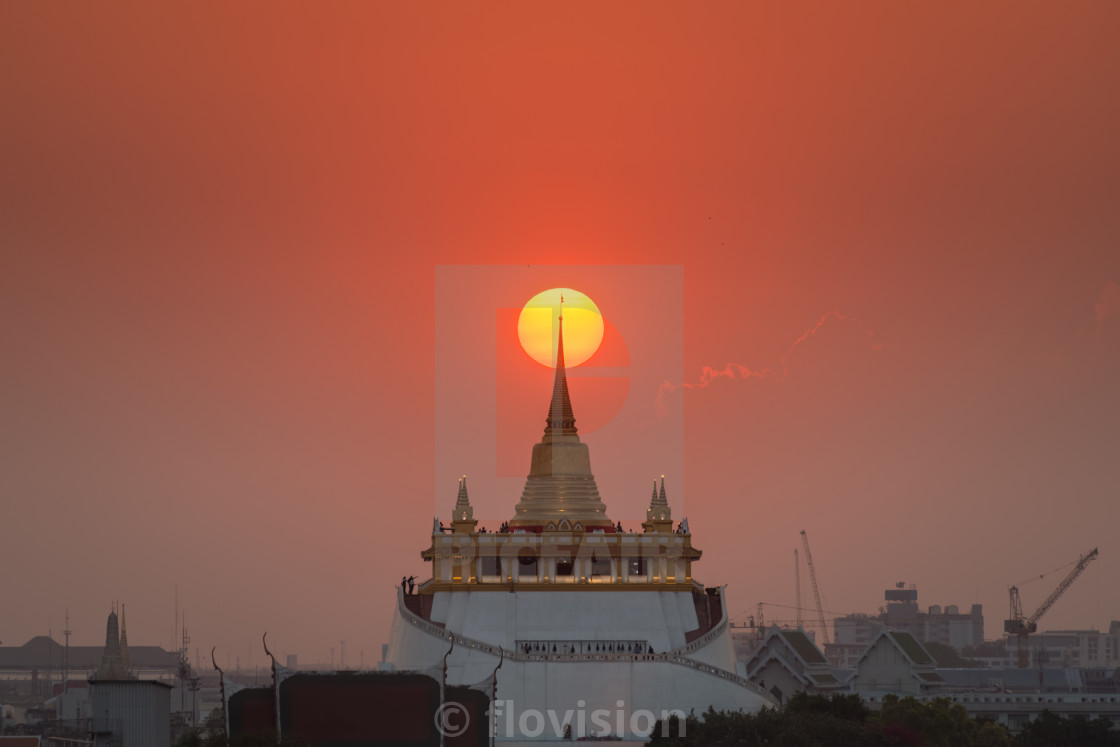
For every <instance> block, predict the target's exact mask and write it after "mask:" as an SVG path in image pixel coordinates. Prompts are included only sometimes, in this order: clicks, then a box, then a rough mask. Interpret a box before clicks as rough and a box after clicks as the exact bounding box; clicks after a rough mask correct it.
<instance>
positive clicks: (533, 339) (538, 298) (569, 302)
mask: <svg viewBox="0 0 1120 747" xmlns="http://www.w3.org/2000/svg"><path fill="white" fill-rule="evenodd" d="M560 296H563V297H564V305H563V313H564V365H565V366H578V365H579V364H580V363H583V362H584V361H585V360H587V359H588V358H590V357H591V356H592V355H594V354H595V351H596V350H598V348H599V343H601V342H602V341H603V315H602V314H600V313H599V307H598V306H596V305H595V302H594V301H592V300H591V299H590V298H588V297H587V296H586V295H584V294H583V293H580V292H579V291H577V290H572V289H571V288H551V289H549V290H546V291H543V292H541V293H538V294H537V295H535V296H533V297H532V298H530V299H529V302H528V303H527V304H525V308H523V309H521V316H520V317H518V319H517V337H518V338H519V339H520V340H521V347H523V348H525V352H526V353H528V354H529V357H530V358H532V359H533V360H535V361H536V362H537V363H540V364H541V365H544V366H549V367H552V366H554V365H555V361H556V340H557V332H558V330H559V324H558V319H559V316H560V312H561V306H560Z"/></svg>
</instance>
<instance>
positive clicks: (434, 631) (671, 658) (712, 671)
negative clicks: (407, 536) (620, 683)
mask: <svg viewBox="0 0 1120 747" xmlns="http://www.w3.org/2000/svg"><path fill="white" fill-rule="evenodd" d="M397 609H398V610H400V613H401V617H402V618H404V620H405V621H406V622H408V623H409V624H410V625H412V626H413V627H415V628H419V629H420V630H422V631H424V632H425V633H427V634H428V635H431V636H433V637H435V638H439V639H442V640H444V641H451V640H452V639H454V641H455V645H456V646H460V647H463V648H469V649H472V650H474V651H480V652H482V653H485V654H490V655H491V656H499V657H500V656H503V655H504V656H505V657H506V659H509V660H510V661H521V662H557V663H559V662H581V661H582V662H592V661H599V662H606V661H618V662H635V661H650V662H657V661H660V662H668V663H670V664H676V665H678V666H682V667H688V668H690V669H694V670H696V671H698V672H703V673H705V674H708V675H711V676H714V677H719V678H720V679H722V680H727V681H728V682H733V683H735V684H736V685H739V686H740V687H742V688H744V689H746V690H750V691H751V692H752V693H754V694H755V695H757V696H759V697H760V698H762V699H764V700H765V701H766V702H767V703H768V704H770V705H773V706H775V707H777V706H780V705H781V703H779V702H778V699H777V698H775V697H774V695H773V694H772V693H770V692H769V691H768V690H766V689H765V688H763V687H760V686H759V685H756V684H755V683H754V682H751V681H750V680H748V679H747V678H745V677H740V676H739V675H737V674H735V673H734V672H729V671H727V670H726V669H721V668H719V667H715V666H712V665H711V664H705V663H703V662H699V661H696V660H695V659H690V658H688V657H687V656H684V655H683V654H684V653H691V652H692V651H696V650H697V649H699V648H701V647H703V646H704V645H706V644H707V643H710V642H711V641H712V640H714V639H715V637H716V636H717V635H719V634H720V633H722V631H723V630H725V629H726V628H727V618H726V616H725V617H724V620H723V622H721V623H720V624H719V625H717V626H716V627H715V628H712V630H710V631H709V632H708V633H706V634H704V635H703V636H702V637H700V638H697V639H696V640H695V641H693V642H692V643H690V644H688V645H687V646H681V647H680V648H677V649H674V650H672V651H669V652H666V653H663V654H603V653H598V654H560V653H556V654H537V653H534V654H525V653H522V652H520V651H506V650H505V649H503V648H501V647H499V646H494V645H491V644H489V643H485V642H483V641H480V640H477V639H475V638H468V637H467V636H464V635H460V634H458V633H452V632H451V631H450V630H447V629H446V628H441V627H439V626H438V625H434V624H433V623H431V622H429V621H428V620H425V619H424V618H423V617H421V616H420V615H417V614H416V613H415V612H413V611H412V610H410V609H409V608H408V605H406V604H405V603H404V593H403V592H402V591H401V590H400V589H397Z"/></svg>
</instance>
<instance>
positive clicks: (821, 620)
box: [797, 529, 832, 644]
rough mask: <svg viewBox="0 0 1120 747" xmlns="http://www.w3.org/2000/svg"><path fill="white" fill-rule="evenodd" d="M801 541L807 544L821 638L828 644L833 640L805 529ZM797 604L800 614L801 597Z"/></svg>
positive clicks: (806, 557) (806, 558)
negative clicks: (826, 622) (829, 632)
mask: <svg viewBox="0 0 1120 747" xmlns="http://www.w3.org/2000/svg"><path fill="white" fill-rule="evenodd" d="M801 542H802V544H803V545H804V546H805V566H806V567H807V568H808V569H809V582H810V583H811V584H812V586H813V598H814V600H815V601H816V603H817V621H818V622H819V623H820V626H821V638H823V639H824V642H825V643H826V644H828V643H831V642H832V641H831V640H830V639H829V637H828V626H826V625H825V622H824V605H822V604H821V590H820V587H819V586H818V585H817V572H816V570H815V569H814V568H813V553H811V552H809V536H808V535H807V534H805V530H804V529H802V530H801ZM799 583H800V582H799ZM798 596H799V597H800V589H799V590H798ZM797 606H798V616H800V613H801V611H800V607H801V600H800V599H798V602H797Z"/></svg>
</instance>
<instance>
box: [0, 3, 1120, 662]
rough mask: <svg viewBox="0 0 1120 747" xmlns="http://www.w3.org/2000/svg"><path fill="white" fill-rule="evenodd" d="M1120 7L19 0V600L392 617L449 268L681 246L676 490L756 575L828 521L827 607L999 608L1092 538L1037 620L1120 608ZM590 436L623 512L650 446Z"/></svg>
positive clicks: (717, 561)
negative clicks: (908, 599)
mask: <svg viewBox="0 0 1120 747" xmlns="http://www.w3.org/2000/svg"><path fill="white" fill-rule="evenodd" d="M1118 31H1120V6H1118V5H1117V4H1116V3H1114V2H1099V3H1073V4H1069V3H1066V4H1062V5H1061V6H1060V7H1059V6H1057V5H1042V4H1030V3H1028V4H1024V3H981V4H948V5H945V4H941V5H937V6H932V5H931V6H917V5H914V4H900V3H894V2H882V3H879V2H862V3H857V4H854V6H853V4H847V5H845V6H839V5H834V4H801V3H766V4H764V3H704V4H700V5H697V4H681V3H656V2H640V3H638V2H618V3H609V4H607V3H574V2H564V3H521V2H511V3H487V4H475V3H443V4H433V3H404V2H400V3H377V4H375V3H363V2H354V3H330V4H305V3H292V4H288V3H274V2H269V3H259V4H250V3H243V4H237V5H233V6H228V5H222V4H210V3H191V4H185V5H171V6H169V5H162V4H156V5H152V4H148V3H136V4H117V3H96V4H68V5H54V4H47V3H35V2H8V3H4V4H3V5H2V6H0V100H2V101H3V102H4V103H3V110H4V115H3V116H2V117H0V132H2V137H0V148H2V149H3V150H2V153H0V163H3V168H0V351H2V357H0V361H2V364H0V439H2V440H0V446H2V451H0V453H2V454H3V457H2V458H3V463H2V467H0V561H2V562H0V567H2V569H3V570H2V572H0V598H2V599H3V600H4V603H3V605H2V612H0V640H2V641H3V642H4V643H5V644H12V643H17V644H18V643H21V642H22V641H24V640H25V639H27V638H28V637H30V636H32V635H34V634H38V633H45V632H46V630H47V628H48V624H51V625H53V627H54V630H55V631H56V637H59V636H58V633H57V631H58V630H60V628H61V620H62V617H63V615H64V612H65V610H66V608H67V607H69V609H70V610H71V615H72V621H71V626H72V629H73V630H74V631H75V636H74V638H73V639H72V640H73V641H75V642H77V643H89V644H95V643H99V642H100V641H102V640H103V631H104V627H103V625H104V619H105V615H106V614H107V613H108V611H109V608H110V603H111V601H112V600H113V599H121V600H124V601H125V602H126V603H127V604H128V623H129V633H130V640H131V641H133V642H134V643H136V644H142V643H161V644H164V645H170V639H171V637H172V621H173V599H174V585H175V584H178V585H179V594H180V603H181V605H182V606H183V607H185V608H186V609H187V615H188V617H187V624H188V627H189V628H190V630H191V635H192V638H193V644H192V645H198V646H200V647H203V648H208V647H209V646H211V645H215V646H217V647H218V652H219V654H218V655H219V657H220V656H222V655H223V653H224V654H225V655H226V656H227V657H233V658H238V657H240V658H241V660H242V663H243V664H244V663H247V659H248V657H250V650H252V654H251V656H252V658H253V661H254V662H255V663H260V660H261V658H262V657H263V652H262V650H261V649H260V646H259V638H260V634H261V633H262V632H263V631H265V630H268V631H269V640H270V643H274V645H275V647H276V648H277V649H278V650H280V651H282V652H298V653H299V654H300V655H301V659H302V660H304V661H309V660H320V661H326V660H328V658H329V652H330V648H331V647H332V646H333V647H335V648H337V647H338V646H339V643H338V642H339V641H340V640H346V641H347V644H346V648H347V652H348V663H349V664H354V663H356V662H357V659H358V655H359V654H358V652H361V651H364V653H365V660H366V662H367V663H369V662H372V661H374V660H376V659H377V658H378V656H379V653H380V644H381V643H382V642H384V641H385V640H386V637H387V633H388V626H389V622H390V619H391V614H392V602H393V584H394V583H395V582H396V580H398V579H399V578H400V576H401V574H402V573H414V574H416V575H418V576H424V575H425V573H426V571H427V568H426V567H425V566H424V564H423V563H422V562H421V561H420V559H419V551H420V550H421V549H422V547H423V546H424V545H425V543H426V542H427V533H428V532H429V530H430V527H431V514H432V510H433V509H432V507H433V505H435V506H437V507H438V506H440V505H442V504H446V505H447V506H448V507H449V506H450V505H451V504H452V502H453V501H454V484H452V483H448V485H447V486H446V490H445V492H444V494H442V495H438V496H433V494H432V491H433V488H432V485H433V469H434V465H435V464H436V461H437V458H436V455H435V451H436V449H435V444H436V441H435V433H436V431H437V428H438V427H439V426H440V424H439V423H438V422H435V421H436V420H437V417H438V414H437V413H436V409H435V401H434V400H435V397H434V394H433V392H434V390H435V388H436V381H437V372H436V371H435V370H434V366H435V362H436V361H437V360H438V356H437V352H436V347H437V344H439V341H438V340H437V339H435V335H434V332H433V330H434V329H435V326H436V309H437V308H438V306H439V304H438V302H437V299H436V298H435V288H436V282H435V278H436V268H437V267H439V266H460V265H475V264H478V265H488V266H510V267H521V266H523V265H537V266H539V265H548V266H555V265H581V266H584V265H599V264H603V265H610V266H615V267H619V266H622V267H625V266H628V265H657V266H669V267H678V268H680V272H681V276H682V277H683V319H682V320H680V321H681V322H682V324H683V331H682V337H683V349H682V350H681V351H680V355H681V360H682V361H683V364H682V367H683V374H682V376H681V381H675V382H670V384H671V387H670V388H669V389H667V390H666V391H665V393H664V396H663V399H662V402H661V404H662V407H664V408H666V409H665V410H664V412H663V413H662V417H669V418H673V417H677V418H680V419H681V422H683V429H684V430H683V434H681V440H682V441H683V444H684V446H683V448H684V453H683V462H684V469H683V475H682V476H681V478H680V480H681V482H678V483H676V485H681V484H683V486H684V487H683V488H682V490H678V492H677V493H676V494H674V492H673V489H674V483H673V481H672V477H670V498H671V500H673V501H675V502H677V503H675V506H679V505H680V504H679V501H681V500H683V501H684V502H685V503H686V504H687V507H688V508H687V511H688V515H689V519H690V524H691V528H692V530H693V533H694V535H695V538H696V544H697V545H698V546H699V547H701V548H702V549H703V550H704V557H703V559H702V560H701V561H700V562H699V564H698V565H697V566H696V576H697V578H698V579H699V580H701V581H703V582H704V583H707V584H712V585H714V584H724V583H726V584H728V585H729V586H728V594H729V598H730V605H731V607H732V609H733V612H740V611H744V612H746V611H753V607H754V605H755V603H757V602H759V601H766V602H777V603H791V602H792V599H793V583H792V578H791V575H792V574H791V572H790V570H791V568H790V566H791V558H790V556H791V555H792V550H793V548H794V547H795V546H796V545H797V543H798V540H799V537H798V531H799V530H801V529H806V530H807V531H808V533H809V536H810V539H811V541H812V544H813V557H814V560H815V561H816V563H817V565H818V570H819V572H820V579H821V583H822V587H823V592H824V596H825V603H826V605H827V607H828V608H829V609H832V610H837V611H874V610H875V609H876V608H877V606H878V605H880V604H881V603H882V590H883V589H884V588H886V587H887V586H890V585H891V584H893V583H894V582H895V581H900V580H905V581H908V582H915V583H917V585H918V591H919V601H920V602H921V603H922V604H923V605H928V604H959V605H962V606H966V605H969V604H971V603H972V602H974V601H978V602H982V603H983V604H984V607H985V612H986V617H987V619H986V632H987V634H988V636H989V637H992V636H995V635H996V634H998V632H999V631H1000V629H1001V628H1002V623H1001V620H1002V618H1003V617H1004V616H1005V615H1006V606H1007V598H1006V586H1007V585H1008V584H1009V583H1013V582H1017V581H1020V580H1022V579H1024V578H1028V577H1030V576H1032V574H1039V573H1042V572H1045V571H1048V570H1050V569H1051V568H1055V567H1057V566H1059V565H1062V564H1064V563H1066V562H1068V561H1070V560H1073V559H1074V558H1076V556H1077V554H1078V553H1079V552H1083V551H1086V550H1088V549H1089V548H1091V547H1093V546H1100V551H1101V555H1100V558H1099V560H1097V561H1096V562H1095V563H1094V564H1093V566H1091V567H1090V569H1089V570H1088V571H1087V572H1086V573H1085V575H1084V576H1083V578H1082V579H1081V580H1080V581H1079V582H1078V583H1077V584H1076V585H1075V586H1074V587H1073V588H1071V589H1070V591H1069V592H1068V593H1067V594H1066V596H1065V597H1064V598H1063V600H1062V601H1061V602H1059V604H1058V605H1057V606H1055V608H1054V609H1053V610H1052V611H1051V612H1050V613H1049V614H1048V615H1047V617H1045V618H1044V619H1043V622H1042V627H1043V628H1057V627H1080V628H1088V627H1094V626H1107V624H1108V621H1109V620H1110V619H1113V618H1116V619H1120V598H1118V595H1117V593H1116V591H1115V590H1116V589H1117V588H1118V587H1120V546H1118V543H1117V541H1116V536H1117V533H1116V529H1115V527H1116V525H1117V518H1118V516H1120V509H1118V508H1117V506H1116V497H1117V485H1120V459H1117V456H1116V455H1117V453H1118V451H1120V425H1118V423H1120V395H1118V393H1117V385H1116V381H1117V380H1118V379H1120V286H1118V283H1120V211H1118V210H1117V209H1116V205H1117V200H1118V198H1120V139H1118V138H1117V137H1116V134H1115V133H1117V132H1120V98H1118V97H1117V96H1116V91H1117V90H1120V48H1118V47H1117V45H1116V44H1115V39H1116V36H1117V32H1118ZM526 269H527V271H528V272H532V270H531V268H526ZM540 274H541V277H540V287H539V288H534V289H533V291H532V292H536V291H538V290H544V289H546V288H549V287H555V286H561V285H565V284H566V281H565V280H564V279H563V278H555V279H554V278H552V277H545V276H544V275H545V274H546V273H540ZM534 280H535V278H534ZM519 282H520V281H519ZM527 284H528V283H527ZM574 287H578V286H574ZM589 292H590V291H589ZM530 295H531V294H530ZM592 295H593V297H594V298H595V301H596V303H598V304H599V306H600V308H601V309H603V310H604V314H605V315H608V314H607V310H608V309H609V308H610V307H612V306H614V307H615V308H618V306H619V299H612V298H611V297H610V293H609V289H608V291H607V292H604V291H597V292H596V293H594V294H592ZM527 298H528V296H526V298H525V300H527ZM491 300H492V299H480V301H479V313H486V314H488V316H487V317H486V320H487V324H491V325H492V324H494V320H495V319H496V317H495V315H494V311H493V305H492V304H491V303H490V301H491ZM469 311H470V309H466V310H465V312H466V313H469ZM830 312H836V313H835V314H831V313H830ZM608 319H609V315H608ZM822 319H823V320H824V321H823V322H821V320H822ZM818 323H820V324H819V327H817V325H818ZM490 329H493V327H490ZM812 329H816V332H815V333H814V334H811V335H808V336H805V333H806V332H807V331H809V330H812ZM513 334H516V332H515V331H514V332H513ZM803 336H804V339H803V340H802V341H800V342H798V340H799V339H800V338H802V337H803ZM484 348H485V346H484V345H482V344H481V343H480V344H479V349H480V350H481V349H484ZM467 349H468V350H469V349H470V347H469V345H468V347H467ZM487 355H490V356H491V357H490V358H488V359H487V360H486V361H485V362H486V364H487V365H492V364H493V360H494V359H493V357H492V353H487ZM729 363H733V364H736V365H737V366H742V367H745V369H749V370H750V371H754V372H764V371H767V370H769V371H770V372H771V373H768V374H762V375H759V376H748V377H746V378H742V377H741V376H738V375H737V376H736V377H734V378H728V377H717V378H711V377H710V376H709V377H706V378H705V377H704V375H703V373H704V370H705V369H704V367H706V366H707V367H710V368H711V369H714V370H717V371H721V370H725V367H726V366H727V364H729ZM462 364H463V365H464V366H471V365H472V364H473V361H471V360H470V359H466V360H463V361H462ZM479 365H481V362H480V364H479ZM745 369H739V368H732V369H726V370H731V371H734V372H736V373H739V372H740V371H743V370H745ZM705 383H706V384H707V385H706V386H705V385H703V384H705ZM680 384H690V385H691V388H686V387H679V388H673V387H678V385H680ZM643 388H644V390H643V391H635V389H634V387H633V386H631V388H630V396H634V397H638V396H639V395H641V397H644V398H647V399H644V400H642V401H647V402H648V403H649V404H648V406H649V408H650V414H651V416H653V415H654V403H655V398H656V395H657V392H656V391H655V390H651V389H650V388H648V387H645V385H643ZM573 396H575V397H576V401H575V409H576V416H577V419H583V418H586V419H587V420H588V421H589V422H593V421H594V419H595V417H596V415H595V414H594V413H592V412H588V413H587V415H581V409H582V410H583V411H586V410H587V408H589V407H591V404H590V403H588V404H583V403H581V402H580V400H579V397H578V395H577V394H575V393H574V394H573ZM547 397H548V391H547V390H545V391H542V392H540V396H539V406H538V407H537V410H535V411H534V412H533V413H532V421H533V422H532V423H531V424H530V425H528V426H525V427H526V428H527V430H528V431H531V432H536V430H537V429H539V428H540V427H542V426H543V418H544V415H545V411H546V409H547ZM635 401H637V400H635ZM595 435H596V434H594V433H592V434H590V435H588V437H587V441H588V443H589V444H590V445H591V451H592V463H593V467H594V469H595V471H596V473H597V475H598V476H599V483H600V486H602V487H603V488H604V500H605V501H606V504H607V507H608V510H609V511H611V512H612V513H611V515H612V518H615V516H616V515H617V516H618V518H621V519H623V520H624V521H625V520H627V519H628V518H638V517H628V516H627V515H625V514H627V513H628V512H629V507H630V506H632V505H639V506H640V503H641V501H642V499H643V498H644V497H645V496H646V495H648V481H649V478H650V477H651V476H652V474H655V473H657V472H660V471H664V470H662V469H661V468H660V467H658V466H655V465H650V466H649V467H648V468H647V466H646V465H645V464H644V463H643V461H642V460H643V457H644V455H646V454H647V453H648V452H649V451H650V449H654V450H655V451H656V449H657V448H658V446H657V445H651V444H649V443H643V442H642V439H641V435H640V434H636V435H634V437H633V438H632V440H631V441H630V442H629V443H628V442H627V441H625V440H623V441H622V442H620V443H612V444H610V445H608V444H607V443H598V444H597V443H596V441H595ZM534 437H535V436H534ZM627 449H629V451H627ZM529 450H530V443H525V444H524V465H525V469H527V467H528V459H529ZM606 454H613V455H617V457H614V456H612V459H610V460H608V459H606V458H605V456H604V455H606ZM616 458H617V460H618V463H619V464H621V465H623V466H624V467H625V469H622V468H620V467H619V466H616V465H615V464H613V462H614V460H615V459H616ZM480 469H481V468H478V467H476V466H473V465H469V464H468V465H463V466H462V467H461V471H462V472H467V473H473V472H478V471H479V470H480ZM630 483H633V484H634V485H635V486H636V487H635V488H634V491H635V492H633V493H630V492H626V491H627V490H628V489H627V488H626V487H625V486H627V485H629V484H630ZM608 486H609V492H608V490H607V488H608ZM472 489H473V484H472ZM480 489H481V488H480ZM682 491H683V493H684V494H681V493H682ZM624 493H625V494H624ZM518 497H519V496H518V495H517V491H516V490H515V491H513V492H511V493H509V494H508V495H488V496H482V495H480V496H479V500H483V499H485V500H489V501H492V502H493V503H494V504H495V505H498V506H501V505H505V506H507V507H508V513H510V514H512V507H513V504H514V503H515V502H516V501H517V499H518ZM441 502H442V504H441ZM612 507H619V508H618V509H612ZM1056 581H1057V579H1056V578H1054V577H1050V578H1049V579H1048V580H1047V581H1044V582H1038V583H1035V584H1028V585H1026V586H1024V587H1023V592H1022V593H1023V599H1024V605H1025V606H1026V607H1031V608H1033V606H1034V605H1035V604H1037V603H1038V602H1039V601H1040V600H1041V599H1042V598H1043V597H1044V596H1045V594H1046V592H1047V591H1048V587H1049V586H1050V585H1051V583H1056ZM771 614H773V613H771V612H768V615H771Z"/></svg>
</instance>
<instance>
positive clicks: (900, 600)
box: [825, 583, 984, 667]
mask: <svg viewBox="0 0 1120 747" xmlns="http://www.w3.org/2000/svg"><path fill="white" fill-rule="evenodd" d="M883 596H884V598H885V600H886V602H887V604H886V606H885V607H883V608H881V609H880V610H879V614H878V615H845V616H843V617H837V618H835V619H834V620H833V623H832V627H833V639H834V641H835V642H834V643H832V644H830V645H826V646H825V654H826V655H827V656H828V658H829V659H830V660H831V661H832V662H833V664H835V665H837V666H841V667H847V666H851V665H852V664H854V661H855V657H858V656H861V655H862V653H863V651H864V650H865V649H866V648H867V647H868V646H869V645H871V642H872V639H874V638H875V637H876V636H878V634H879V631H880V630H881V629H882V628H883V627H887V628H890V629H891V630H902V631H906V632H908V633H910V634H911V635H913V636H914V637H915V638H917V639H918V640H919V641H922V642H924V643H940V644H944V645H946V646H952V647H953V648H955V649H957V650H958V651H959V650H961V649H962V648H964V647H965V646H978V645H980V644H981V643H983V642H984V611H983V607H982V605H979V604H974V605H972V607H971V609H970V610H969V612H968V613H961V611H960V608H959V607H958V606H957V605H955V604H950V605H948V606H947V607H944V608H943V607H942V606H941V605H937V604H935V605H932V606H930V607H929V609H928V611H926V612H923V611H921V609H920V608H919V607H918V590H917V589H916V588H914V586H913V585H911V586H909V587H907V586H906V584H904V583H898V584H896V585H895V588H893V589H887V590H886V591H884V593H883Z"/></svg>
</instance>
